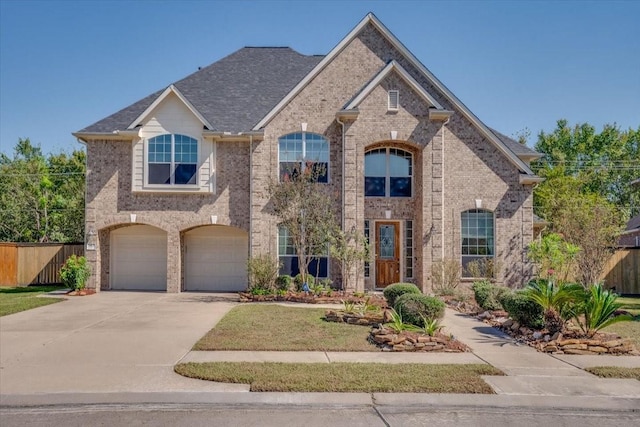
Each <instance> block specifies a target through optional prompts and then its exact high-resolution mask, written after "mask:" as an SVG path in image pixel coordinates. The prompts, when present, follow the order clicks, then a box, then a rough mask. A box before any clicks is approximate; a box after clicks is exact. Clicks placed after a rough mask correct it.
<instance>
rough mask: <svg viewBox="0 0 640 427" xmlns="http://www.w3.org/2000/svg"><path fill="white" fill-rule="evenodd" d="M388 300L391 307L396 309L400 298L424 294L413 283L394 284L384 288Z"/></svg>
mask: <svg viewBox="0 0 640 427" xmlns="http://www.w3.org/2000/svg"><path fill="white" fill-rule="evenodd" d="M382 293H383V294H384V297H385V298H386V299H387V304H389V307H394V306H395V304H396V300H397V299H398V297H400V296H401V295H404V294H422V292H420V289H418V287H417V286H416V285H414V284H413V283H394V284H392V285H389V286H387V287H386V288H384V291H383V292H382Z"/></svg>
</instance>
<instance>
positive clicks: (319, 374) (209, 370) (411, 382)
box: [174, 362, 504, 394]
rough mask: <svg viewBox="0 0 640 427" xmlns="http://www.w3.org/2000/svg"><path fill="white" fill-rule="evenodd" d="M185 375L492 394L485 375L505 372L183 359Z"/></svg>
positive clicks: (304, 386)
mask: <svg viewBox="0 0 640 427" xmlns="http://www.w3.org/2000/svg"><path fill="white" fill-rule="evenodd" d="M174 369H175V371H176V372H177V373H178V374H180V375H184V376H186V377H190V378H198V379H202V380H208V381H217V382H223V383H235V384H249V385H250V386H251V387H250V389H251V391H276V392H366V393H373V392H381V393H385V392H393V393H483V394H493V393H494V392H493V390H492V389H491V387H490V386H489V385H488V384H487V383H485V382H484V381H483V380H482V378H480V376H481V375H504V374H503V373H502V372H501V371H500V370H498V369H496V368H494V367H493V366H490V365H480V364H475V365H472V364H469V365H426V364H415V363H406V364H398V365H395V364H393V365H390V364H382V363H249V362H246V363H245V362H213V363H184V364H179V365H176V366H175V368H174Z"/></svg>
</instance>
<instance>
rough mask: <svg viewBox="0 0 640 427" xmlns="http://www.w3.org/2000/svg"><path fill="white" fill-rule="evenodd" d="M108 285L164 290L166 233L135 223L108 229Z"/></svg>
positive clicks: (114, 287) (120, 287) (133, 288)
mask: <svg viewBox="0 0 640 427" xmlns="http://www.w3.org/2000/svg"><path fill="white" fill-rule="evenodd" d="M110 275H111V289H123V290H157V291H159V290H166V289H167V237H166V234H165V233H164V232H163V231H162V230H158V229H156V228H154V227H150V226H145V225H136V226H131V227H125V228H121V229H118V230H115V231H113V232H112V233H111V268H110Z"/></svg>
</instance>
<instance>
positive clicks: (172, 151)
mask: <svg viewBox="0 0 640 427" xmlns="http://www.w3.org/2000/svg"><path fill="white" fill-rule="evenodd" d="M197 170H198V140H197V139H194V138H191V137H190V136H186V135H179V134H165V135H159V136H155V137H153V138H150V139H149V140H148V148H147V183H148V184H157V185H195V184H196V183H197V179H196V176H197Z"/></svg>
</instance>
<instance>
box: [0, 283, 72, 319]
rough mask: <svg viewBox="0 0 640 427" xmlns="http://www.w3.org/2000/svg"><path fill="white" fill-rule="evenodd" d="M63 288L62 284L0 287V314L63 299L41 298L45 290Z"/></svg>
mask: <svg viewBox="0 0 640 427" xmlns="http://www.w3.org/2000/svg"><path fill="white" fill-rule="evenodd" d="M56 289H61V287H60V286H28V287H17V288H0V316H7V315H9V314H14V313H19V312H21V311H25V310H31V309H32V308H36V307H42V306H43V305H49V304H53V303H56V302H60V301H63V298H39V297H38V295H42V294H43V293H45V292H51V291H54V290H56Z"/></svg>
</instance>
